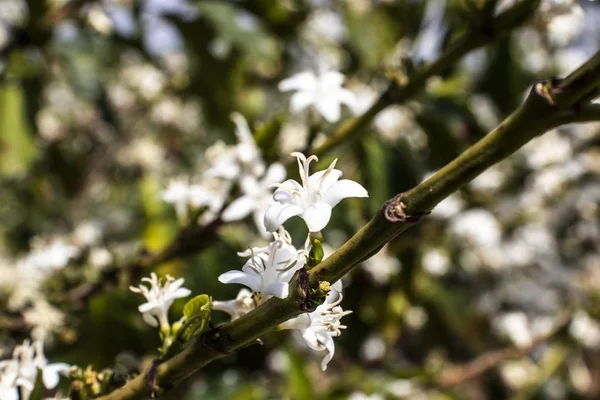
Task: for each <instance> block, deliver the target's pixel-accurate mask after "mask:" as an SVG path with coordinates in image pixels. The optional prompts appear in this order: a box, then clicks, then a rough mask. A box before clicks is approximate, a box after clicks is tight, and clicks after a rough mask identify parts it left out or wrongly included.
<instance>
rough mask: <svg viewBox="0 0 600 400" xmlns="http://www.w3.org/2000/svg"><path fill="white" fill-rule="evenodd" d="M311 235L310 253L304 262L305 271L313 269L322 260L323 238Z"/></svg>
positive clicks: (319, 235)
mask: <svg viewBox="0 0 600 400" xmlns="http://www.w3.org/2000/svg"><path fill="white" fill-rule="evenodd" d="M313 235H314V234H313V233H311V236H310V244H311V248H310V252H309V253H308V257H307V260H306V264H307V265H306V267H307V269H309V270H310V269H311V268H313V267H315V266H316V265H317V264H319V263H320V262H321V260H323V256H324V252H323V236H322V235H321V234H318V235H314V236H313Z"/></svg>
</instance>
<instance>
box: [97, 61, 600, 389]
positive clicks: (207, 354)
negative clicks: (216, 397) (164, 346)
mask: <svg viewBox="0 0 600 400" xmlns="http://www.w3.org/2000/svg"><path fill="white" fill-rule="evenodd" d="M596 58H597V57H594V58H592V60H590V63H594V62H595V61H594V60H595V59H596ZM597 74H598V75H600V71H597ZM569 78H570V77H568V78H566V79H565V80H569ZM553 84H555V82H553ZM553 84H550V83H549V82H540V83H537V84H536V85H535V86H534V87H533V88H532V90H531V92H530V94H529V96H528V98H527V99H526V100H525V102H524V103H523V104H522V105H521V106H520V107H519V108H518V109H517V110H516V111H515V112H513V113H512V114H511V115H510V116H509V117H508V118H506V120H504V121H503V122H502V123H501V124H500V125H499V126H498V127H497V128H496V129H494V130H493V131H492V132H491V133H489V134H488V135H487V136H486V137H484V138H483V139H481V140H480V141H479V142H477V143H476V144H474V145H473V146H471V148H469V149H468V150H467V151H465V152H464V153H463V154H461V155H460V156H459V157H457V158H456V159H455V160H454V161H452V162H451V163H449V164H448V165H446V166H445V167H444V168H442V169H441V170H439V171H438V172H437V173H436V174H434V175H433V176H432V177H430V178H429V179H428V180H426V181H425V182H423V183H421V184H420V185H418V186H416V187H415V188H413V189H412V190H410V191H408V192H406V193H403V194H401V195H398V196H396V197H395V198H393V199H391V200H390V201H388V202H386V203H385V204H384V205H383V206H382V208H381V209H380V211H379V212H378V213H377V215H375V216H374V217H373V218H372V219H371V220H370V221H369V222H368V223H367V224H366V225H365V226H364V227H363V228H362V229H361V230H360V231H358V232H357V233H356V234H355V235H354V236H353V237H352V238H351V239H350V240H348V242H346V243H345V244H344V245H343V246H342V247H340V248H339V249H338V250H337V251H336V252H335V253H333V254H332V255H331V256H329V257H328V258H327V259H326V260H324V261H322V262H321V263H320V264H318V265H317V266H315V267H314V268H312V269H311V270H310V271H308V273H307V272H305V271H300V272H298V273H297V274H296V276H295V277H294V279H293V280H292V282H291V283H290V285H291V288H290V289H291V290H290V295H289V297H288V298H287V299H285V300H280V299H277V298H272V299H270V300H268V301H267V302H265V303H264V304H262V305H261V306H259V307H258V308H256V309H255V310H254V311H252V312H250V313H248V314H246V315H244V316H242V317H241V318H239V319H237V320H235V321H232V322H230V323H228V324H225V325H223V326H222V327H219V328H217V329H214V330H212V331H209V332H207V333H205V334H203V335H202V336H201V337H200V339H198V340H197V341H196V342H194V343H192V344H191V345H189V346H188V347H186V348H185V349H184V350H183V351H182V352H181V353H179V354H177V355H176V356H174V357H173V358H171V359H169V360H167V361H165V362H164V363H162V364H161V365H159V366H158V368H157V369H156V371H153V380H152V382H154V384H155V385H157V386H158V387H169V386H171V385H173V384H174V383H175V382H177V381H178V380H180V379H183V378H184V377H186V376H189V375H191V374H193V373H194V372H196V371H197V370H199V369H200V368H202V367H203V366H204V365H206V364H208V363H210V362H212V361H214V360H216V359H218V358H220V357H223V356H224V355H226V354H229V353H230V352H232V351H234V350H236V349H238V348H240V347H243V346H245V345H247V344H250V343H252V342H253V341H255V340H256V339H257V338H258V337H259V336H261V335H263V334H265V333H266V332H268V331H270V330H272V329H274V328H276V327H277V326H278V325H279V324H280V323H282V322H284V321H286V320H288V319H290V318H293V317H295V316H296V315H298V314H300V313H302V312H303V311H306V304H308V303H309V301H307V300H310V299H307V296H310V293H311V289H317V288H318V287H319V283H320V282H322V281H327V282H336V281H337V280H339V279H340V278H342V277H343V276H344V275H345V274H347V273H348V272H350V271H351V270H352V269H353V268H354V267H356V266H357V265H358V264H359V263H360V262H361V261H362V260H364V259H366V258H368V257H370V256H371V255H373V254H374V253H376V252H377V251H378V250H379V249H380V248H381V247H382V246H383V245H384V244H386V243H387V242H389V241H390V240H392V239H393V238H394V237H396V236H397V235H399V234H400V233H402V232H403V231H405V230H406V229H408V228H409V227H411V226H412V225H413V224H415V223H416V222H418V221H419V220H420V219H421V218H422V217H423V216H424V215H426V214H427V213H428V212H429V211H430V210H431V209H433V207H435V206H436V205H437V204H438V203H439V202H440V201H442V200H443V199H444V198H446V197H448V196H449V195H450V194H452V193H453V192H455V191H457V190H458V189H460V188H461V187H462V186H464V185H466V184H467V183H469V182H470V181H471V180H472V179H474V178H475V177H476V176H477V175H479V174H481V173H482V172H483V171H485V170H486V169H487V168H489V167H490V166H492V165H494V164H495V163H497V162H498V161H500V160H502V159H504V158H506V157H508V156H510V155H511V154H512V153H514V152H515V151H516V150H518V149H519V148H520V147H522V146H523V145H524V144H525V143H527V142H528V141H530V140H531V139H533V138H534V137H536V136H538V135H541V134H543V133H544V132H546V131H548V130H550V129H552V128H555V127H557V126H559V125H561V124H564V123H568V122H571V121H576V120H577V114H578V110H579V109H581V108H582V106H581V105H580V104H578V103H575V104H573V105H572V106H571V107H570V108H559V107H557V106H556V104H554V103H553V102H552V101H550V100H549V98H548V93H550V95H552V94H553V92H552V87H554V86H553ZM562 90H566V91H567V92H569V93H571V94H573V93H575V92H577V91H581V92H582V93H584V92H585V93H587V88H579V89H577V88H573V89H571V88H570V87H564V88H563V89H562ZM307 275H308V276H307ZM307 278H308V279H307ZM154 389H155V388H154V386H153V387H150V385H148V383H147V377H146V374H142V375H140V376H138V377H137V378H135V379H133V380H132V381H131V382H129V383H128V384H127V385H126V386H125V387H123V388H121V389H118V390H116V391H114V392H112V393H111V394H109V395H106V396H104V397H101V399H103V400H116V399H136V398H147V396H148V394H149V393H151V392H152V391H153V390H154Z"/></svg>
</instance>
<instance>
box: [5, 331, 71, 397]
mask: <svg viewBox="0 0 600 400" xmlns="http://www.w3.org/2000/svg"><path fill="white" fill-rule="evenodd" d="M70 368H71V366H70V365H69V364H66V363H53V364H48V360H47V359H46V357H45V356H44V348H43V344H42V342H41V341H39V340H38V341H35V342H33V344H32V343H30V342H29V340H25V341H24V342H23V344H21V345H19V346H17V347H15V349H14V351H13V356H12V359H11V360H5V361H0V394H1V395H2V396H0V398H1V399H2V400H4V399H5V397H4V396H5V395H6V398H7V399H11V398H15V399H16V397H14V393H15V392H16V391H15V390H14V389H12V390H11V389H10V385H11V384H10V382H12V385H13V387H17V386H19V387H20V388H21V398H24V399H27V398H29V395H30V394H31V391H32V390H33V388H34V386H35V382H36V380H37V376H38V372H41V373H42V383H43V384H44V387H45V388H46V389H54V388H55V387H56V385H58V382H59V380H60V374H63V375H66V374H67V373H68V371H69V369H70ZM11 396H13V397H11Z"/></svg>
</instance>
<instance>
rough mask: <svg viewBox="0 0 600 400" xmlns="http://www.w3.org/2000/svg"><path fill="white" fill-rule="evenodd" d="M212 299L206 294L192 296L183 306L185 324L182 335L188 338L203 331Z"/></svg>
mask: <svg viewBox="0 0 600 400" xmlns="http://www.w3.org/2000/svg"><path fill="white" fill-rule="evenodd" d="M211 307H212V299H211V298H210V296H208V295H206V294H201V295H199V296H196V297H194V298H193V299H191V300H190V301H188V302H187V304H186V305H185V306H184V307H183V315H184V317H185V324H184V325H183V327H182V329H183V332H182V337H183V338H184V339H185V340H190V339H191V338H193V337H194V336H196V335H199V334H200V333H202V331H204V329H205V328H206V326H207V325H208V322H209V321H210V309H211Z"/></svg>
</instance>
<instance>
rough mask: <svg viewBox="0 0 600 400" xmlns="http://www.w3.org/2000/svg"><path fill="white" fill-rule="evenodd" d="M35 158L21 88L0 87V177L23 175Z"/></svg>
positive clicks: (13, 86)
mask: <svg viewBox="0 0 600 400" xmlns="http://www.w3.org/2000/svg"><path fill="white" fill-rule="evenodd" d="M36 157H37V149H36V147H35V142H34V140H33V137H32V134H31V132H30V129H29V124H28V123H27V120H26V109H25V96H24V93H23V89H22V87H21V86H19V85H5V86H3V87H0V176H9V177H18V176H22V175H24V174H25V173H26V172H27V171H28V169H29V167H30V165H31V164H32V162H33V161H34V160H35V158H36Z"/></svg>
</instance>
